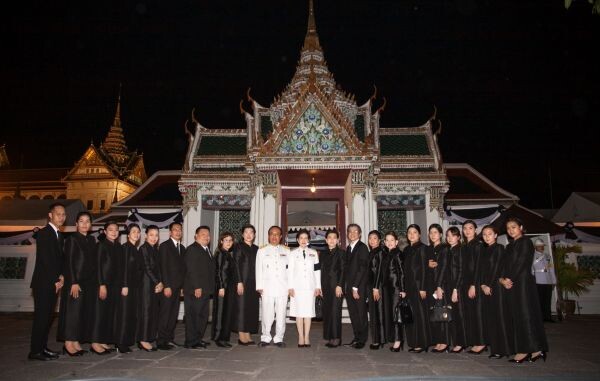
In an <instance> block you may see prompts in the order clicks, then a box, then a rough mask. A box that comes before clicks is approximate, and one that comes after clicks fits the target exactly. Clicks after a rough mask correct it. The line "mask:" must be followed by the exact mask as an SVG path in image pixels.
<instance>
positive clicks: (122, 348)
mask: <svg viewBox="0 0 600 381" xmlns="http://www.w3.org/2000/svg"><path fill="white" fill-rule="evenodd" d="M117 353H131V348H129V347H128V346H127V345H117Z"/></svg>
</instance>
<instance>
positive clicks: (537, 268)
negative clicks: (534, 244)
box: [531, 250, 556, 284]
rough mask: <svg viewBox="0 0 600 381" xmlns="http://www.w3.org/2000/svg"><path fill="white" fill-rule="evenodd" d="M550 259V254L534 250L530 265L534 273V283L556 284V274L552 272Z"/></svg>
mask: <svg viewBox="0 0 600 381" xmlns="http://www.w3.org/2000/svg"><path fill="white" fill-rule="evenodd" d="M551 260H552V259H551V258H550V254H547V253H540V252H539V251H537V250H536V251H535V253H534V254H533V265H532V266H531V270H532V271H533V275H535V283H537V284H556V274H554V267H553V266H552V262H551Z"/></svg>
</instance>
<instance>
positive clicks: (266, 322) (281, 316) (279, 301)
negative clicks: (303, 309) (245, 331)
mask: <svg viewBox="0 0 600 381" xmlns="http://www.w3.org/2000/svg"><path fill="white" fill-rule="evenodd" d="M287 301H288V297H287V295H286V296H262V297H261V315H262V318H261V327H262V332H261V333H262V335H261V336H260V341H264V342H265V343H270V342H271V338H272V339H273V342H274V343H281V342H282V341H283V335H284V334H285V315H286V313H287ZM275 319H277V320H276V322H275V336H271V326H272V325H273V320H275Z"/></svg>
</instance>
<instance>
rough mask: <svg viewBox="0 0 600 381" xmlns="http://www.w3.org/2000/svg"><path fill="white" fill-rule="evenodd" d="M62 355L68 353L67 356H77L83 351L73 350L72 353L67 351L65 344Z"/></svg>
mask: <svg viewBox="0 0 600 381" xmlns="http://www.w3.org/2000/svg"><path fill="white" fill-rule="evenodd" d="M62 354H63V355H69V357H79V356H82V355H83V351H75V352H74V353H71V352H69V350H68V349H67V347H66V346H63V348H62Z"/></svg>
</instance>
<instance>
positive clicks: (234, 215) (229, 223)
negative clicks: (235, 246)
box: [214, 210, 250, 247]
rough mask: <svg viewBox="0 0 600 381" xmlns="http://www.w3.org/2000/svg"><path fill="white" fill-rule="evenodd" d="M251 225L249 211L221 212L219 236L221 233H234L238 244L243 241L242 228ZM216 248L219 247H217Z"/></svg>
mask: <svg viewBox="0 0 600 381" xmlns="http://www.w3.org/2000/svg"><path fill="white" fill-rule="evenodd" d="M249 223H250V211H249V210H220V211H219V236H220V235H221V233H224V232H230V233H233V236H234V237H235V240H236V242H240V240H241V239H242V232H241V230H242V227H243V226H244V225H246V224H249ZM217 244H218V242H217V243H216V244H215V245H214V247H217V246H216V245H217Z"/></svg>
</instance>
